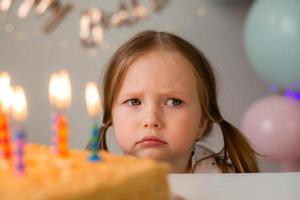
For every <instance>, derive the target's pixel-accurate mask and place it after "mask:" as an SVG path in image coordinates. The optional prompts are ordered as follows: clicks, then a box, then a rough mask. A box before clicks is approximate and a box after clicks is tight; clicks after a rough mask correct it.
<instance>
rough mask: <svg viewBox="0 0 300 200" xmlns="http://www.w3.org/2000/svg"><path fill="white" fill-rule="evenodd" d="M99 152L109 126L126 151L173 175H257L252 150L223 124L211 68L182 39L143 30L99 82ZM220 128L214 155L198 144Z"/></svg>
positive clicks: (240, 135)
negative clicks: (219, 145)
mask: <svg viewBox="0 0 300 200" xmlns="http://www.w3.org/2000/svg"><path fill="white" fill-rule="evenodd" d="M103 87H104V88H103V107H104V115H103V122H102V124H103V125H102V127H101V128H100V130H99V131H100V132H101V134H100V136H99V138H98V140H99V142H98V144H99V149H104V150H108V149H107V144H106V141H105V138H106V131H107V129H108V128H109V127H110V126H112V127H113V129H114V132H115V137H116V140H117V142H118V144H119V145H120V147H121V148H122V150H123V151H124V153H125V154H129V155H133V156H137V157H150V158H153V159H156V160H159V161H167V162H168V163H170V164H171V167H172V172H173V173H201V172H239V173H243V172H258V171H259V170H258V167H257V163H256V159H255V155H254V153H253V150H252V149H251V147H250V146H249V144H248V143H247V141H246V139H245V138H244V137H243V135H242V134H241V133H240V131H238V130H237V129H236V128H235V127H234V126H233V125H231V124H230V123H229V122H227V121H226V120H225V119H223V117H222V115H221V113H220V111H219V107H218V104H217V95H216V83H215V77H214V74H213V70H212V67H211V66H210V64H209V63H208V61H207V59H206V58H205V57H204V55H203V54H202V53H201V52H200V51H199V50H198V49H197V48H195V47H194V46H193V45H192V44H190V43H189V42H187V41H185V40H184V39H182V38H180V37H178V36H176V35H173V34H170V33H165V32H155V31H145V32H142V33H139V34H137V35H136V36H135V37H133V38H132V39H130V40H129V41H127V42H126V43H125V44H123V45H122V46H121V47H120V48H119V49H118V50H117V51H116V53H115V54H114V55H113V57H112V59H111V61H110V63H109V65H108V68H107V70H106V73H105V75H104V81H103ZM213 123H216V124H218V125H219V126H220V127H221V130H222V134H223V138H224V148H223V149H222V151H221V152H219V153H217V154H213V153H212V152H210V151H208V150H205V149H203V150H201V151H200V150H199V149H198V150H197V145H195V144H196V142H197V141H199V140H201V139H202V138H203V137H204V136H206V135H208V134H209V133H210V132H211V129H212V125H213Z"/></svg>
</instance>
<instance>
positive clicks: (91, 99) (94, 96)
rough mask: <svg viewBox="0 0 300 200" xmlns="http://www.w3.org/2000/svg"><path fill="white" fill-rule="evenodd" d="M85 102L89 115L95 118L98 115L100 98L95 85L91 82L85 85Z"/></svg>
mask: <svg viewBox="0 0 300 200" xmlns="http://www.w3.org/2000/svg"><path fill="white" fill-rule="evenodd" d="M85 101H86V106H87V110H88V113H89V115H91V116H92V117H96V116H97V115H98V114H99V113H100V97H99V93H98V89H97V85H96V84H95V83H93V82H88V83H87V85H86V89H85Z"/></svg>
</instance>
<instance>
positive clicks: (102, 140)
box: [86, 124, 110, 151]
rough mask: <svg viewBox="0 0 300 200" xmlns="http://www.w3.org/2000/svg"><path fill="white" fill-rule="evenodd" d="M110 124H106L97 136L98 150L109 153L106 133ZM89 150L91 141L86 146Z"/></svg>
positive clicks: (101, 127) (99, 129) (100, 128)
mask: <svg viewBox="0 0 300 200" xmlns="http://www.w3.org/2000/svg"><path fill="white" fill-rule="evenodd" d="M109 126H110V124H108V125H107V124H104V125H102V126H100V127H99V128H98V135H97V149H98V150H105V151H108V148H107V144H106V132H107V129H108V127H109ZM86 149H87V150H90V149H91V141H89V142H88V144H87V146H86Z"/></svg>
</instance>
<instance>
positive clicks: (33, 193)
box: [0, 144, 170, 200]
mask: <svg viewBox="0 0 300 200" xmlns="http://www.w3.org/2000/svg"><path fill="white" fill-rule="evenodd" d="M89 154H90V152H88V151H79V150H70V151H69V154H68V156H67V157H60V156H57V155H54V154H53V152H52V149H51V148H50V147H47V146H45V145H39V144H27V145H26V147H25V154H24V155H25V173H24V175H16V173H15V168H14V165H13V162H9V161H7V160H4V158H0V183H1V184H0V199H1V200H4V199H14V200H17V199H26V200H32V199H43V200H46V199H55V200H59V199H72V200H74V199H89V200H92V199H110V200H114V199H122V200H126V199H139V200H140V199H143V200H152V199H153V200H154V199H155V200H160V199H164V200H166V199H169V198H170V196H169V195H170V192H169V187H168V182H167V175H168V172H169V166H168V165H167V164H165V163H158V162H156V161H153V160H150V159H138V158H135V157H131V156H116V155H112V154H109V153H107V152H100V153H99V155H100V157H101V161H96V162H91V161H89V160H88V157H89Z"/></svg>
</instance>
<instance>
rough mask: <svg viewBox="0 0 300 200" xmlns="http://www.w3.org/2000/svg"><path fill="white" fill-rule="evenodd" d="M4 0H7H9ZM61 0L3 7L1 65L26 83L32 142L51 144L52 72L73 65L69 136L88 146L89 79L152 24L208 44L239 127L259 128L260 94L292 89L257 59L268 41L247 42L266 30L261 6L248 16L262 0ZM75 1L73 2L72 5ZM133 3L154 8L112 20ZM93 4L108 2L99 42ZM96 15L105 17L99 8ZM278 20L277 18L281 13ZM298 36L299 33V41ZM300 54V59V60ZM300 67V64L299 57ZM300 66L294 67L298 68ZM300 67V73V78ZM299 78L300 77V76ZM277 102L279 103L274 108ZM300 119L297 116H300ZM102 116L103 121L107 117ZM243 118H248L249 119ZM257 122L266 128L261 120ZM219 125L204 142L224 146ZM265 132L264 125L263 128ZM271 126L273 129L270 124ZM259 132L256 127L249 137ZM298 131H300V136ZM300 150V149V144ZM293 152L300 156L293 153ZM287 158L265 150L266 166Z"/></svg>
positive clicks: (229, 115)
mask: <svg viewBox="0 0 300 200" xmlns="http://www.w3.org/2000/svg"><path fill="white" fill-rule="evenodd" d="M4 1H5V0H2V3H3V2H4ZM57 2H59V4H57V5H56V8H55V6H53V7H54V8H53V7H52V8H51V9H50V8H48V10H46V11H45V13H44V14H43V15H42V14H40V16H38V15H37V14H36V12H37V11H36V7H37V5H34V6H33V8H32V9H31V10H30V12H29V13H28V16H27V17H24V18H20V17H18V15H17V13H18V10H19V7H20V6H21V4H22V3H23V1H22V0H15V1H13V3H12V4H11V6H10V8H9V9H8V10H7V11H4V10H3V8H2V11H1V12H0V70H1V71H6V72H8V73H9V74H10V75H11V77H12V84H14V85H21V86H22V87H23V88H24V90H25V93H26V96H27V102H28V118H27V120H26V121H25V122H24V127H25V129H26V133H27V138H28V140H29V141H30V142H39V143H44V144H51V114H52V113H53V112H54V111H55V109H54V108H53V107H52V106H51V104H50V102H49V97H48V86H49V79H50V76H51V74H52V73H54V72H57V71H60V70H67V71H68V72H69V75H70V80H71V87H72V101H71V105H70V107H69V108H68V109H67V111H66V116H67V117H68V120H69V128H70V135H69V142H70V146H71V147H73V148H84V147H85V145H86V144H87V142H88V140H89V137H90V132H91V126H92V122H93V120H92V118H91V117H90V116H89V114H88V112H87V109H86V105H85V96H84V95H85V93H84V92H85V91H84V90H85V85H86V83H87V82H89V81H94V82H96V83H99V81H101V77H102V75H103V70H104V68H105V65H106V63H107V62H108V61H109V59H110V57H111V56H112V54H113V53H114V52H115V50H116V49H117V48H118V47H119V45H121V44H122V43H123V42H125V41H126V40H127V39H129V38H130V37H132V36H133V35H135V34H136V33H138V32H140V31H143V30H148V29H153V30H157V31H167V32H171V33H175V34H177V35H179V36H181V37H183V38H185V39H186V40H188V41H190V42H191V43H193V44H194V45H195V46H197V47H198V48H200V49H201V50H202V51H203V52H204V54H205V55H206V56H207V57H208V59H209V60H210V62H211V63H212V65H213V67H214V69H215V71H216V74H217V79H218V88H219V105H220V107H221V111H222V113H223V115H224V118H225V119H227V120H228V121H230V122H232V124H234V125H235V126H236V127H238V128H241V129H243V130H245V131H247V130H249V129H251V128H248V126H247V125H248V124H249V123H250V122H252V121H253V118H255V114H256V113H254V114H253V113H252V115H251V113H250V114H249V112H250V111H249V112H248V109H249V108H250V107H251V106H252V105H253V103H254V102H256V101H259V100H260V99H263V98H265V97H266V96H268V95H271V94H274V93H276V95H281V96H282V92H284V90H283V89H285V88H284V87H282V85H284V84H285V83H283V84H281V85H280V83H279V86H277V85H273V87H271V89H272V90H271V91H270V83H271V82H272V81H269V79H268V78H267V79H266V78H264V76H261V75H260V73H259V72H257V71H258V70H256V69H255V68H254V67H253V64H254V65H255V62H256V61H257V60H255V59H256V58H255V56H256V55H255V52H257V51H256V50H255V48H257V49H261V48H263V47H264V45H263V44H261V45H262V46H261V48H259V47H257V46H254V47H253V46H251V45H248V46H247V48H248V50H247V48H246V47H245V45H247V41H250V43H251V41H254V39H255V38H254V39H253V37H258V36H256V35H255V36H254V34H257V31H256V30H253V29H254V28H253V27H252V26H253V25H252V24H251V23H255V22H252V21H253V20H254V21H255V20H257V21H259V19H258V18H257V16H259V14H260V13H259V12H260V11H257V13H258V14H257V13H254V14H256V16H254V17H253V18H255V17H256V18H255V19H253V20H252V21H251V19H248V24H246V23H247V17H248V15H249V12H250V9H251V6H253V4H254V3H256V2H255V1H251V0H188V1H182V0H169V1H167V2H164V1H157V2H161V4H160V5H161V8H160V9H159V8H157V10H155V9H151V8H150V7H149V1H147V0H143V1H130V0H128V1H126V0H124V1H121V5H120V1H114V0H111V1H106V0H84V1H83V0H82V1H75V0H73V1H72V0H64V1H63V0H61V1H57ZM57 2H56V3H57ZM298 2H299V1H298ZM67 5H72V7H70V8H69V7H67ZM124 5H125V6H124ZM133 5H144V6H145V7H144V8H145V9H146V10H143V9H141V10H140V13H139V12H137V16H139V17H140V19H139V20H137V21H135V22H133V23H127V22H124V23H123V22H120V18H119V19H118V18H117V19H115V21H114V22H113V21H110V19H112V17H113V16H114V14H118V12H119V11H120V10H122V9H123V11H124V10H125V11H128V12H131V11H132V10H133V8H132V7H133ZM298 5H299V3H298ZM64 6H65V8H67V9H66V10H62V9H60V8H63V7H64ZM124 7H125V8H124ZM278 7H280V6H278ZM91 8H96V9H101V10H102V12H103V13H102V17H103V18H102V19H106V21H104V20H103V21H102V22H101V23H102V24H101V28H103V38H102V36H101V33H102V32H101V31H102V30H101V29H98V32H97V33H100V35H99V37H100V39H99V38H98V40H97V38H96V40H95V41H94V43H93V41H92V42H91V41H90V43H88V42H87V41H86V42H83V41H84V38H85V37H86V35H85V33H84V30H82V29H83V28H84V21H82V20H84V18H83V17H84V16H88V14H86V13H88V10H90V9H91ZM299 8H300V6H299ZM68 9H69V10H68ZM63 11H65V15H63ZM253 12H254V11H253ZM145 13H146V14H147V15H146V14H145ZM299 13H300V12H299ZM84 14H86V15H84ZM98 14H99V13H98ZM104 14H105V15H104ZM138 14H139V15H138ZM95 15H96V19H97V12H96V13H95ZM144 15H146V16H144ZM104 17H105V18H104ZM294 17H296V26H294V28H295V30H296V34H298V35H296V36H297V38H298V36H299V32H300V31H299V30H300V28H299V27H300V25H299V24H300V23H299V15H297V14H295V16H294ZM51 19H53V20H54V21H52V22H53V23H54V24H55V23H56V22H58V24H57V26H55V27H51V26H48V29H47V27H46V28H45V26H46V24H47V23H50V24H51ZM275 19H276V18H275ZM55 20H56V21H55ZM118 20H119V21H118ZM297 20H298V21H297ZM80 22H81V23H82V24H81V25H82V27H81V26H80ZM96 23H97V22H96ZM118 23H119V24H118ZM122 23H123V24H122ZM274 23H275V25H276V21H275V22H274ZM297 23H298V24H297ZM48 25H49V24H48ZM292 25H293V24H292ZM292 25H290V26H292ZM247 26H248V27H247ZM259 26H260V27H261V28H262V29H263V28H264V27H266V26H264V24H258V25H257V27H258V28H260V27H259ZM286 26H288V25H286ZM51 28H52V30H51ZM98 28H99V27H98ZM247 28H248V29H249V30H247V33H248V36H247V35H246V33H245V31H246V29H247ZM257 30H258V29H257ZM297 31H298V32H297ZM258 32H259V31H258ZM80 33H81V38H82V41H81V40H80ZM296 36H295V37H296ZM246 37H248V39H247V38H246ZM270 37H271V36H270ZM273 39H275V38H273ZM245 41H246V42H245ZM298 41H299V40H295V39H294V42H298ZM97 42H99V44H98V43H97ZM251 44H252V43H251ZM281 45H282V44H281ZM298 45H300V43H298ZM272 48H276V47H275V46H273V47H272ZM287 48H288V47H287ZM295 48H297V47H295ZM253 49H254V50H253ZM298 50H299V48H298ZM247 52H248V53H247ZM253 52H254V53H253ZM261 54H263V53H261ZM261 54H259V55H261ZM299 55H300V54H298V56H299ZM251 56H252V57H251ZM251 61H253V62H251ZM296 61H297V62H298V60H296ZM257 62H259V61H257ZM299 67H300V65H298V68H299ZM271 71H272V70H271ZM297 72H298V71H296V72H295V71H293V74H295V73H297ZM299 74H300V73H299ZM299 74H298V75H296V79H297V78H298V77H299ZM274 76H275V75H274ZM297 80H298V81H299V79H297ZM273 82H274V81H273ZM280 88H281V89H280ZM282 88H283V89H282ZM293 91H295V90H293ZM267 105H268V103H267ZM275 107H276V105H275ZM270 109H271V110H272V108H270ZM297 109H298V110H299V105H295V107H294V109H293V110H297ZM245 113H246V115H247V114H248V115H249V120H250V118H251V117H252V118H251V120H252V121H251V120H250V122H247V119H246V118H245V117H244V115H245ZM298 116H299V115H298ZM243 119H244V122H243ZM299 119H300V118H298V119H297V122H295V123H299ZM278 120H280V119H278ZM98 121H100V117H99V120H98ZM243 123H244V125H242V124H243ZM299 124H300V123H299ZM250 126H251V123H250ZM258 126H260V125H258ZM296 128H297V127H296ZM298 128H299V127H298ZM254 130H255V131H257V132H259V128H257V129H254ZM264 130H265V129H264ZM298 130H299V129H298ZM219 131H220V130H219V127H214V131H213V133H212V135H211V136H210V137H209V138H206V139H205V141H203V145H205V146H208V147H209V148H211V149H213V150H214V151H218V149H219V148H221V147H222V142H223V141H222V137H221V136H220V132H219ZM112 132H113V130H110V134H108V139H109V143H110V149H111V150H112V151H114V152H120V149H119V148H118V146H117V144H116V143H115V142H114V138H113V134H112ZM262 133H264V132H263V130H262ZM265 133H266V135H268V134H269V133H268V131H265ZM298 133H299V132H298ZM251 134H252V133H251V130H250V131H249V137H251ZM298 135H299V134H298ZM252 136H253V134H252ZM269 136H270V134H269ZM255 137H256V138H257V136H254V138H255ZM267 137H268V136H267ZM297 137H298V138H299V136H297ZM297 137H294V138H297ZM270 141H271V139H270ZM276 144H277V143H276ZM258 145H259V144H258ZM298 146H299V145H298ZM270 148H271V147H270ZM276 148H277V149H280V148H281V149H284V148H286V146H284V145H283V146H280V147H279V146H276ZM294 151H295V149H294ZM297 151H298V152H299V149H298V150H297ZM298 155H299V154H298ZM298 158H299V157H298ZM293 160H295V159H294V158H293ZM281 164H282V159H281V160H280V159H273V160H270V159H268V160H267V159H264V158H262V157H259V165H260V168H261V170H262V171H264V172H279V171H282V165H281Z"/></svg>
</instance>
